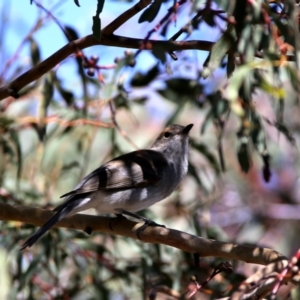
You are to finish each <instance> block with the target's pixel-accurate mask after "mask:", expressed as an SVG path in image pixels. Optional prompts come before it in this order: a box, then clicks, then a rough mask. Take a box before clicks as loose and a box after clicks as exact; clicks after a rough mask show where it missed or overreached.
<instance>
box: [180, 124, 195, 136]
mask: <svg viewBox="0 0 300 300" xmlns="http://www.w3.org/2000/svg"><path fill="white" fill-rule="evenodd" d="M193 126H194V124H189V125H187V126H185V127H184V128H183V129H182V131H181V133H182V134H185V135H187V134H188V133H189V132H190V130H191V129H192V127H193Z"/></svg>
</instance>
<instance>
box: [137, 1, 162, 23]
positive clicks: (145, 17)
mask: <svg viewBox="0 0 300 300" xmlns="http://www.w3.org/2000/svg"><path fill="white" fill-rule="evenodd" d="M160 6H161V1H159V0H156V1H154V2H153V3H152V4H151V5H150V6H149V7H148V8H147V9H145V10H144V11H143V13H142V14H141V16H140V18H139V20H138V23H143V22H146V21H147V22H150V23H151V22H152V21H153V20H154V19H155V17H156V16H157V14H158V12H159V9H160Z"/></svg>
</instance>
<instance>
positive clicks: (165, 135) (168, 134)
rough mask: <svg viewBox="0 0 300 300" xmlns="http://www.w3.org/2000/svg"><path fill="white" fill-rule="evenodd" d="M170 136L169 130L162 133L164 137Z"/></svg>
mask: <svg viewBox="0 0 300 300" xmlns="http://www.w3.org/2000/svg"><path fill="white" fill-rule="evenodd" d="M170 136H171V133H170V132H168V131H167V132H165V133H164V138H165V139H167V138H169V137H170Z"/></svg>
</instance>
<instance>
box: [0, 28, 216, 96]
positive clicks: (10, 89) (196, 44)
mask: <svg viewBox="0 0 300 300" xmlns="http://www.w3.org/2000/svg"><path fill="white" fill-rule="evenodd" d="M213 44H214V43H213V42H207V41H197V40H196V41H182V42H177V41H155V40H148V41H147V43H146V44H144V40H143V39H137V38H129V37H123V36H117V35H105V34H103V35H102V39H101V41H99V40H97V39H96V38H95V37H94V36H93V35H87V36H85V37H83V38H80V39H77V40H75V41H72V42H69V43H68V44H67V45H65V46H64V47H62V48H61V49H59V50H58V51H56V52H55V53H54V54H52V55H51V56H49V57H48V58H47V59H45V60H44V61H42V62H40V63H39V64H37V65H36V66H34V67H32V68H31V69H30V70H28V71H27V72H25V73H23V74H22V75H20V76H19V77H17V78H16V79H15V80H13V81H11V82H10V83H9V84H7V85H4V86H2V87H1V88H0V100H3V99H5V98H7V97H9V96H12V97H14V98H18V92H19V91H20V90H21V89H22V88H23V87H25V86H26V85H28V84H29V83H31V82H33V81H35V80H37V79H38V78H40V77H41V76H42V75H44V74H46V73H47V72H48V71H50V70H51V69H52V68H54V67H55V66H56V65H57V64H59V63H60V62H61V61H63V60H64V59H66V58H67V57H68V56H70V55H71V54H73V53H75V52H78V50H82V49H85V48H88V47H92V46H96V45H104V46H113V47H122V48H132V49H140V47H141V45H143V49H145V50H151V49H153V47H159V48H161V49H164V50H165V51H166V52H169V51H176V50H190V49H196V50H204V51H209V50H210V49H211V47H212V46H213Z"/></svg>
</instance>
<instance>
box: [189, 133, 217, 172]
mask: <svg viewBox="0 0 300 300" xmlns="http://www.w3.org/2000/svg"><path fill="white" fill-rule="evenodd" d="M190 143H191V147H192V148H194V149H196V150H197V151H198V152H199V153H201V154H202V155H203V156H204V157H205V158H206V160H207V161H208V162H209V163H210V164H211V166H212V167H213V168H214V170H215V171H216V173H217V174H220V170H221V169H220V166H219V163H218V160H217V158H216V157H215V155H214V154H213V153H212V152H211V151H210V150H209V148H208V147H207V146H206V145H205V144H204V143H197V142H195V141H194V140H192V139H191V142H190Z"/></svg>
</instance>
